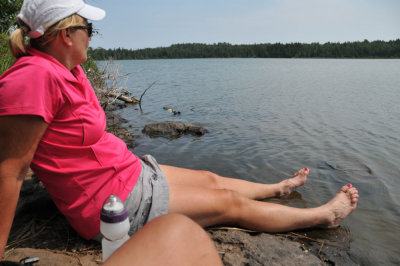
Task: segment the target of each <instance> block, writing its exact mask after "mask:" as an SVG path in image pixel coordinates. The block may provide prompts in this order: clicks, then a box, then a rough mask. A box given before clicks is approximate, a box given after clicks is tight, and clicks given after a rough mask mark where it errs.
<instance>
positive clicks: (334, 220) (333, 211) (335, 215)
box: [324, 184, 358, 228]
mask: <svg viewBox="0 0 400 266" xmlns="http://www.w3.org/2000/svg"><path fill="white" fill-rule="evenodd" d="M357 202H358V190H357V189H356V188H355V187H353V186H352V185H351V184H347V185H345V186H343V187H342V188H341V189H340V190H339V192H338V193H337V194H336V196H335V197H334V198H333V199H332V200H331V201H329V202H328V203H327V204H326V205H325V206H324V207H325V208H327V209H328V213H330V215H329V216H330V218H329V222H328V223H327V224H326V225H325V226H326V227H328V228H335V227H338V226H339V224H340V222H341V221H343V219H344V218H346V217H347V216H348V215H349V214H350V213H352V212H353V211H354V210H355V209H356V208H357Z"/></svg>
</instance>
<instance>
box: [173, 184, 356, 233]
mask: <svg viewBox="0 0 400 266" xmlns="http://www.w3.org/2000/svg"><path fill="white" fill-rule="evenodd" d="M357 202H358V191H357V189H355V188H354V187H347V186H344V187H343V188H342V189H341V190H340V191H339V193H338V194H337V195H336V197H334V198H333V199H332V200H331V201H330V202H328V203H327V204H325V205H323V206H320V207H317V208H310V209H299V208H292V207H287V206H283V205H279V204H273V203H267V202H260V201H255V200H251V199H249V198H246V197H244V196H242V195H241V194H239V193H237V192H234V191H231V190H221V189H207V188H202V187H193V186H185V185H175V184H170V205H169V212H170V213H181V214H184V215H187V216H189V217H190V218H192V219H193V220H195V221H196V222H198V223H199V224H200V225H202V226H210V225H215V224H233V225H238V226H242V227H244V228H248V229H253V230H258V231H264V232H283V231H290V230H294V229H300V228H308V227H314V226H324V227H336V226H338V225H339V223H340V222H341V221H342V220H343V219H344V218H345V217H347V216H348V215H349V214H350V213H351V212H352V211H353V210H354V209H355V208H356V206H357Z"/></svg>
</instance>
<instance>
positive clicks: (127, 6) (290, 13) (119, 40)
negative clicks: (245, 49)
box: [86, 0, 400, 49]
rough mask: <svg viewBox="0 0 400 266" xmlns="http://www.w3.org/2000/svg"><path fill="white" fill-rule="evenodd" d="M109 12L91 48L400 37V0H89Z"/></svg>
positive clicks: (391, 38)
mask: <svg viewBox="0 0 400 266" xmlns="http://www.w3.org/2000/svg"><path fill="white" fill-rule="evenodd" d="M86 2H87V3H88V4H90V5H94V6H97V7H100V8H103V9H104V10H105V11H106V13H107V15H106V17H105V19H103V20H102V21H96V22H94V23H93V24H94V27H95V28H96V29H97V30H98V32H99V34H98V35H96V36H94V37H93V38H92V41H91V45H90V46H91V47H93V48H97V47H103V48H106V49H108V48H119V47H120V48H126V49H142V48H155V47H166V46H170V45H171V44H177V43H206V44H213V43H218V42H227V43H231V44H255V43H277V42H280V43H291V42H301V43H312V42H318V43H326V42H346V41H363V40H365V39H367V40H369V41H374V40H384V41H389V40H395V39H399V38H400V0H86Z"/></svg>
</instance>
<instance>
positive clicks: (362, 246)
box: [99, 59, 400, 265]
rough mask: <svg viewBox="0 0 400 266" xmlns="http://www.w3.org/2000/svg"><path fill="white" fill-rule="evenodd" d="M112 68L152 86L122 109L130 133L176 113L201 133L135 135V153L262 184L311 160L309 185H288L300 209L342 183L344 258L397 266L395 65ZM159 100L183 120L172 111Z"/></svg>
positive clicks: (205, 62)
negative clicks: (349, 204) (354, 203)
mask: <svg viewBox="0 0 400 266" xmlns="http://www.w3.org/2000/svg"><path fill="white" fill-rule="evenodd" d="M99 64H100V65H103V64H104V62H99ZM115 64H117V65H119V68H120V72H121V73H133V74H132V75H131V76H130V77H129V79H126V80H124V79H122V80H121V82H122V84H123V85H126V86H127V87H129V88H141V89H139V90H135V89H134V90H132V92H133V93H134V95H139V96H140V94H141V92H142V91H143V89H145V88H146V87H147V86H149V85H150V84H151V83H152V82H153V81H156V82H157V83H156V84H155V85H154V86H153V87H152V88H151V89H150V90H149V91H148V92H147V93H146V94H145V96H144V98H143V104H142V107H143V113H141V112H140V111H139V110H137V109H135V108H130V109H123V111H122V115H123V117H124V118H126V119H127V120H128V121H129V122H128V124H130V125H132V126H133V130H136V131H140V130H141V129H142V128H143V126H144V125H145V124H147V123H150V122H155V121H167V120H177V121H184V122H190V123H197V124H200V125H202V126H204V127H205V128H207V129H208V130H209V131H210V133H209V134H206V135H205V136H203V137H201V138H196V137H192V136H186V137H182V138H179V139H175V140H167V139H163V138H153V139H151V138H148V137H145V136H143V137H141V138H139V139H138V140H137V142H138V143H139V145H138V146H137V147H136V148H135V149H134V152H135V153H136V154H138V155H142V154H146V153H150V154H153V155H154V156H155V157H156V158H157V159H158V161H159V162H160V163H163V164H172V165H176V166H181V167H187V168H196V169H208V170H211V171H215V172H217V173H219V174H221V175H225V176H231V177H236V178H243V179H247V180H252V181H257V182H264V183H272V182H277V181H280V180H281V179H283V178H285V177H288V176H290V175H292V174H293V173H294V172H296V171H297V170H298V169H299V168H302V167H309V168H310V169H311V172H310V176H309V179H308V182H307V184H306V185H305V186H304V187H302V188H300V189H298V192H299V195H298V197H300V199H301V205H304V206H306V207H313V206H317V205H320V204H322V203H325V202H326V201H328V200H329V199H330V198H332V197H333V196H334V195H335V194H336V192H337V190H338V189H339V188H340V187H341V186H342V185H343V184H346V183H352V184H354V185H355V186H357V188H358V189H359V192H360V203H359V206H358V208H357V210H356V211H355V212H354V213H353V214H352V215H351V216H350V217H349V218H348V219H346V220H345V221H344V223H343V226H344V228H345V229H346V232H347V231H348V232H349V234H350V235H351V237H350V238H351V243H350V252H349V253H350V256H351V258H352V259H353V260H354V262H356V263H358V264H363V265H379V264H380V265H382V264H386V265H387V264H389V265H390V264H399V263H400V248H399V246H400V240H399V239H400V205H399V204H400V196H399V192H398V191H399V190H400V182H399V181H400V88H399V84H400V60H342V59H341V60H335V59H333V60H325V59H194V60H192V59H190V60H189V59H188V60H144V61H116V62H115ZM165 106H169V107H172V108H174V109H175V110H178V111H180V112H181V115H179V116H173V115H172V114H171V113H170V112H168V111H165V110H163V107H165ZM137 133H138V132H137ZM298 197H297V198H298ZM295 200H296V199H293V201H295ZM297 200H298V199H297ZM289 204H290V202H289ZM296 204H297V203H296V202H292V205H296ZM297 205H298V204H297Z"/></svg>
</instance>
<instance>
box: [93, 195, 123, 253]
mask: <svg viewBox="0 0 400 266" xmlns="http://www.w3.org/2000/svg"><path fill="white" fill-rule="evenodd" d="M128 231H129V219H128V211H127V210H126V207H125V205H124V203H123V202H122V200H121V199H120V198H119V197H117V196H115V195H111V196H110V197H108V198H107V199H106V200H105V201H104V204H103V208H102V210H101V213H100V232H101V233H102V234H103V239H102V240H101V247H102V250H103V261H105V260H106V259H107V258H108V257H109V256H111V254H112V253H113V252H114V251H115V250H117V249H118V248H119V247H120V246H122V244H124V243H125V242H126V241H127V240H128V239H129V236H128Z"/></svg>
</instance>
